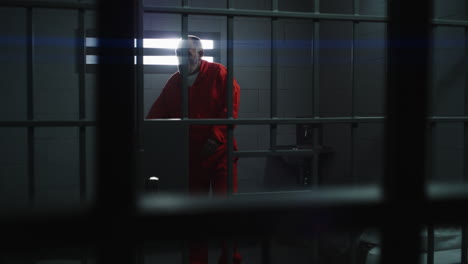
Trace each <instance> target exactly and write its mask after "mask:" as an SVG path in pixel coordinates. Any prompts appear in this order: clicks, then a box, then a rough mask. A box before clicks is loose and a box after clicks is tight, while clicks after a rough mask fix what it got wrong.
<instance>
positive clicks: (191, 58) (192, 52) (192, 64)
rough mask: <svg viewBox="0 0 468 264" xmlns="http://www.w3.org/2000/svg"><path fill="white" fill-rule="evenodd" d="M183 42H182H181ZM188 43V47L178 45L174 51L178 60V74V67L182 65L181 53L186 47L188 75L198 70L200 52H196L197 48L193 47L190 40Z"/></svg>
mask: <svg viewBox="0 0 468 264" xmlns="http://www.w3.org/2000/svg"><path fill="white" fill-rule="evenodd" d="M182 42H184V41H182ZM187 42H188V47H187V46H186V45H182V44H181V45H179V47H178V48H177V50H176V55H177V59H178V60H179V66H178V67H179V72H180V70H181V69H180V66H181V65H182V55H183V54H182V52H183V49H182V48H183V47H186V48H188V49H186V51H188V54H187V56H188V74H192V73H194V72H196V71H197V70H198V67H199V66H200V62H201V52H200V50H198V51H197V48H196V47H195V45H194V43H193V41H192V40H190V39H189V40H187Z"/></svg>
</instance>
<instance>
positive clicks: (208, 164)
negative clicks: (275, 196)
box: [146, 35, 241, 264]
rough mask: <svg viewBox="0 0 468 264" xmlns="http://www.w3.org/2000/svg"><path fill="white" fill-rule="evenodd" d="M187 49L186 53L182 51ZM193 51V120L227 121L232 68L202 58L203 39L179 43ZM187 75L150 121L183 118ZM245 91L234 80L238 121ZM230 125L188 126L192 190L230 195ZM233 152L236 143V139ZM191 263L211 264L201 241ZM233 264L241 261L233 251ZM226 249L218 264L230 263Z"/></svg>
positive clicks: (175, 81) (176, 77)
mask: <svg viewBox="0 0 468 264" xmlns="http://www.w3.org/2000/svg"><path fill="white" fill-rule="evenodd" d="M181 48H185V49H181ZM182 50H187V51H188V65H187V66H188V78H187V81H188V86H189V88H188V97H189V108H188V109H189V113H188V114H189V118H191V119H200V118H204V119H206V118H209V119H212V118H227V104H226V102H227V70H226V68H225V67H224V66H223V65H221V64H218V63H210V62H207V61H205V60H202V59H201V58H202V56H203V48H202V45H201V41H200V39H199V38H198V37H196V36H192V35H190V36H189V37H188V40H187V41H186V42H184V41H180V43H179V46H178V48H177V49H176V54H177V56H178V58H179V64H181V51H182ZM181 86H182V75H181V73H180V67H179V71H178V72H176V73H174V74H173V75H172V77H171V78H170V79H169V80H168V81H167V83H166V85H165V87H164V89H163V90H162V92H161V94H160V95H159V97H158V99H157V100H156V101H155V102H154V104H153V106H152V107H151V109H150V111H149V113H148V115H147V117H146V118H148V119H150V118H181V117H182V115H181V110H182V107H181V98H182V91H181ZM239 93H240V87H239V85H238V83H237V82H236V81H235V80H233V117H234V118H237V115H238V109H239ZM226 130H227V128H226V126H225V125H191V126H190V128H189V159H190V161H189V169H190V173H189V191H190V193H191V194H208V193H209V190H210V185H211V187H212V191H213V193H214V194H216V195H226V193H227V138H226V137H227V133H226ZM234 150H237V143H236V142H235V140H234ZM233 191H234V192H237V159H236V160H234V162H233ZM189 259H190V264H207V263H208V248H207V246H206V245H205V244H204V243H197V244H194V245H192V246H191V248H190V257H189ZM233 261H234V264H238V263H240V261H241V257H240V254H239V253H238V252H237V250H236V249H234V260H233ZM226 262H227V259H226V247H225V246H223V253H222V256H221V257H220V258H219V262H218V263H220V264H221V263H226Z"/></svg>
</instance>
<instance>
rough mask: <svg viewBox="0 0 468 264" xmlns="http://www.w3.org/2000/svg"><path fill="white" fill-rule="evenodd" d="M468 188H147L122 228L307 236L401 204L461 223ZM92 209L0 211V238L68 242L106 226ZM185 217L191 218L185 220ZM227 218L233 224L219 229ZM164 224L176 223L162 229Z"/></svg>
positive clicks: (182, 234)
mask: <svg viewBox="0 0 468 264" xmlns="http://www.w3.org/2000/svg"><path fill="white" fill-rule="evenodd" d="M467 190H468V186H466V185H460V184H447V185H436V184H429V187H428V188H427V191H428V201H427V202H424V203H421V207H420V208H400V207H394V206H392V205H390V204H387V203H386V200H385V198H384V196H383V193H382V190H381V188H380V187H379V186H368V187H364V186H360V187H354V188H352V187H340V188H339V187H336V188H332V187H327V188H323V189H316V190H313V191H290V192H266V193H240V194H233V195H232V196H230V197H229V198H228V199H226V198H223V197H220V198H219V199H217V198H210V197H202V196H200V197H196V196H188V195H165V194H163V193H161V194H157V195H147V194H146V195H142V196H140V197H139V199H137V210H136V212H135V214H134V215H132V216H129V220H128V225H127V226H126V227H125V228H128V229H130V230H133V231H135V237H137V236H138V237H140V236H142V237H143V238H146V239H151V240H158V239H166V238H167V237H169V236H170V237H171V238H172V239H183V238H190V237H193V236H196V235H198V232H203V233H204V235H206V236H207V237H221V236H223V235H226V232H228V233H229V234H231V235H232V234H235V235H240V236H244V235H245V236H246V237H252V236H253V237H255V236H262V235H264V234H265V233H269V234H273V235H274V234H284V233H287V234H295V235H304V234H305V233H301V232H305V231H306V230H307V229H308V228H310V227H311V226H313V225H314V224H322V225H323V224H325V225H326V226H327V227H330V228H331V227H333V228H359V227H369V226H378V225H381V224H384V223H391V222H392V221H394V217H395V215H400V214H401V212H402V210H403V209H405V210H412V211H413V212H418V213H417V214H414V215H413V216H414V217H415V218H417V220H418V221H420V222H421V223H422V224H431V223H432V224H444V223H450V224H459V223H464V222H466V221H468V216H467V215H466V214H465V213H464V212H462V211H460V210H456V209H457V208H460V206H462V205H465V204H466V202H468V191H467ZM410 206H411V205H410V204H408V207H410ZM94 213H95V212H94V211H93V208H92V207H80V208H76V209H71V208H55V209H48V210H46V209H42V210H39V209H38V210H37V211H29V212H25V211H22V212H21V213H14V212H11V211H8V212H2V211H0V231H1V232H2V237H3V238H4V239H10V238H11V239H12V240H13V241H18V242H19V241H22V240H23V241H22V242H23V243H27V242H25V241H24V238H25V237H31V238H33V239H34V238H40V237H42V238H47V239H45V240H46V241H52V240H53V239H56V238H64V239H65V243H67V241H68V243H78V241H83V240H85V241H87V240H92V239H94V238H96V236H99V234H100V233H101V232H103V231H102V230H99V228H104V229H106V228H110V226H106V223H98V222H94V221H93V217H94ZM110 213H112V212H110ZM115 213H116V214H117V212H115ZM214 215H216V217H214ZM115 216H117V215H115ZM299 216H300V217H299ZM109 217H112V214H111V215H109ZM188 217H191V219H193V221H187V218H188ZM272 217H273V218H272ZM271 219H276V220H277V221H271ZM178 223H180V224H181V225H177V224H178ZM182 223H184V224H182ZM220 223H223V224H220ZM293 223H295V224H293ZM87 225H88V226H87ZM101 225H102V226H101ZM226 225H228V226H230V230H224V231H222V230H223V229H225V226H226ZM169 226H170V227H175V228H167V227H169ZM70 227H73V228H70ZM98 227H99V228H98ZM203 227H210V228H206V229H205V228H203ZM233 230H234V231H235V232H234V231H233ZM93 232H95V234H93ZM219 232H221V233H219ZM46 234H47V235H46ZM56 242H57V243H64V242H63V241H56ZM51 243H52V242H51ZM36 246H37V245H36ZM7 247H8V245H7Z"/></svg>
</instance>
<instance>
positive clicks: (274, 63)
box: [270, 0, 278, 151]
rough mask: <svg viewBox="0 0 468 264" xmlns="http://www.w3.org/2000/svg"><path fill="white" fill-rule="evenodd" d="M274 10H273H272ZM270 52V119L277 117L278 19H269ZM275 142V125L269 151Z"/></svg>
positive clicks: (276, 4) (271, 129) (275, 6)
mask: <svg viewBox="0 0 468 264" xmlns="http://www.w3.org/2000/svg"><path fill="white" fill-rule="evenodd" d="M273 8H276V10H277V9H278V1H277V0H276V1H275V0H274V1H273ZM274 10H275V9H274ZM270 45H271V52H270V63H271V65H270V67H271V68H270V73H271V74H270V82H271V90H270V93H271V96H270V116H271V118H277V117H278V107H277V104H278V81H277V80H278V78H277V75H278V52H277V51H278V19H277V18H272V19H271V44H270ZM276 141H277V124H271V125H270V149H271V150H272V151H275V150H276Z"/></svg>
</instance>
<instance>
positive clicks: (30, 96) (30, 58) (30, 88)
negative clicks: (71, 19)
mask: <svg viewBox="0 0 468 264" xmlns="http://www.w3.org/2000/svg"><path fill="white" fill-rule="evenodd" d="M26 15H27V18H26V19H27V23H26V27H27V38H28V44H27V45H28V46H27V62H26V64H27V75H28V79H27V103H28V106H27V107H28V109H27V111H28V114H27V117H28V121H33V120H34V19H33V8H27V14H26ZM34 151H35V146H34V127H33V126H30V127H28V199H29V204H30V205H31V206H33V205H34V203H35V198H36V173H35V159H34V157H35V155H34Z"/></svg>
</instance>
